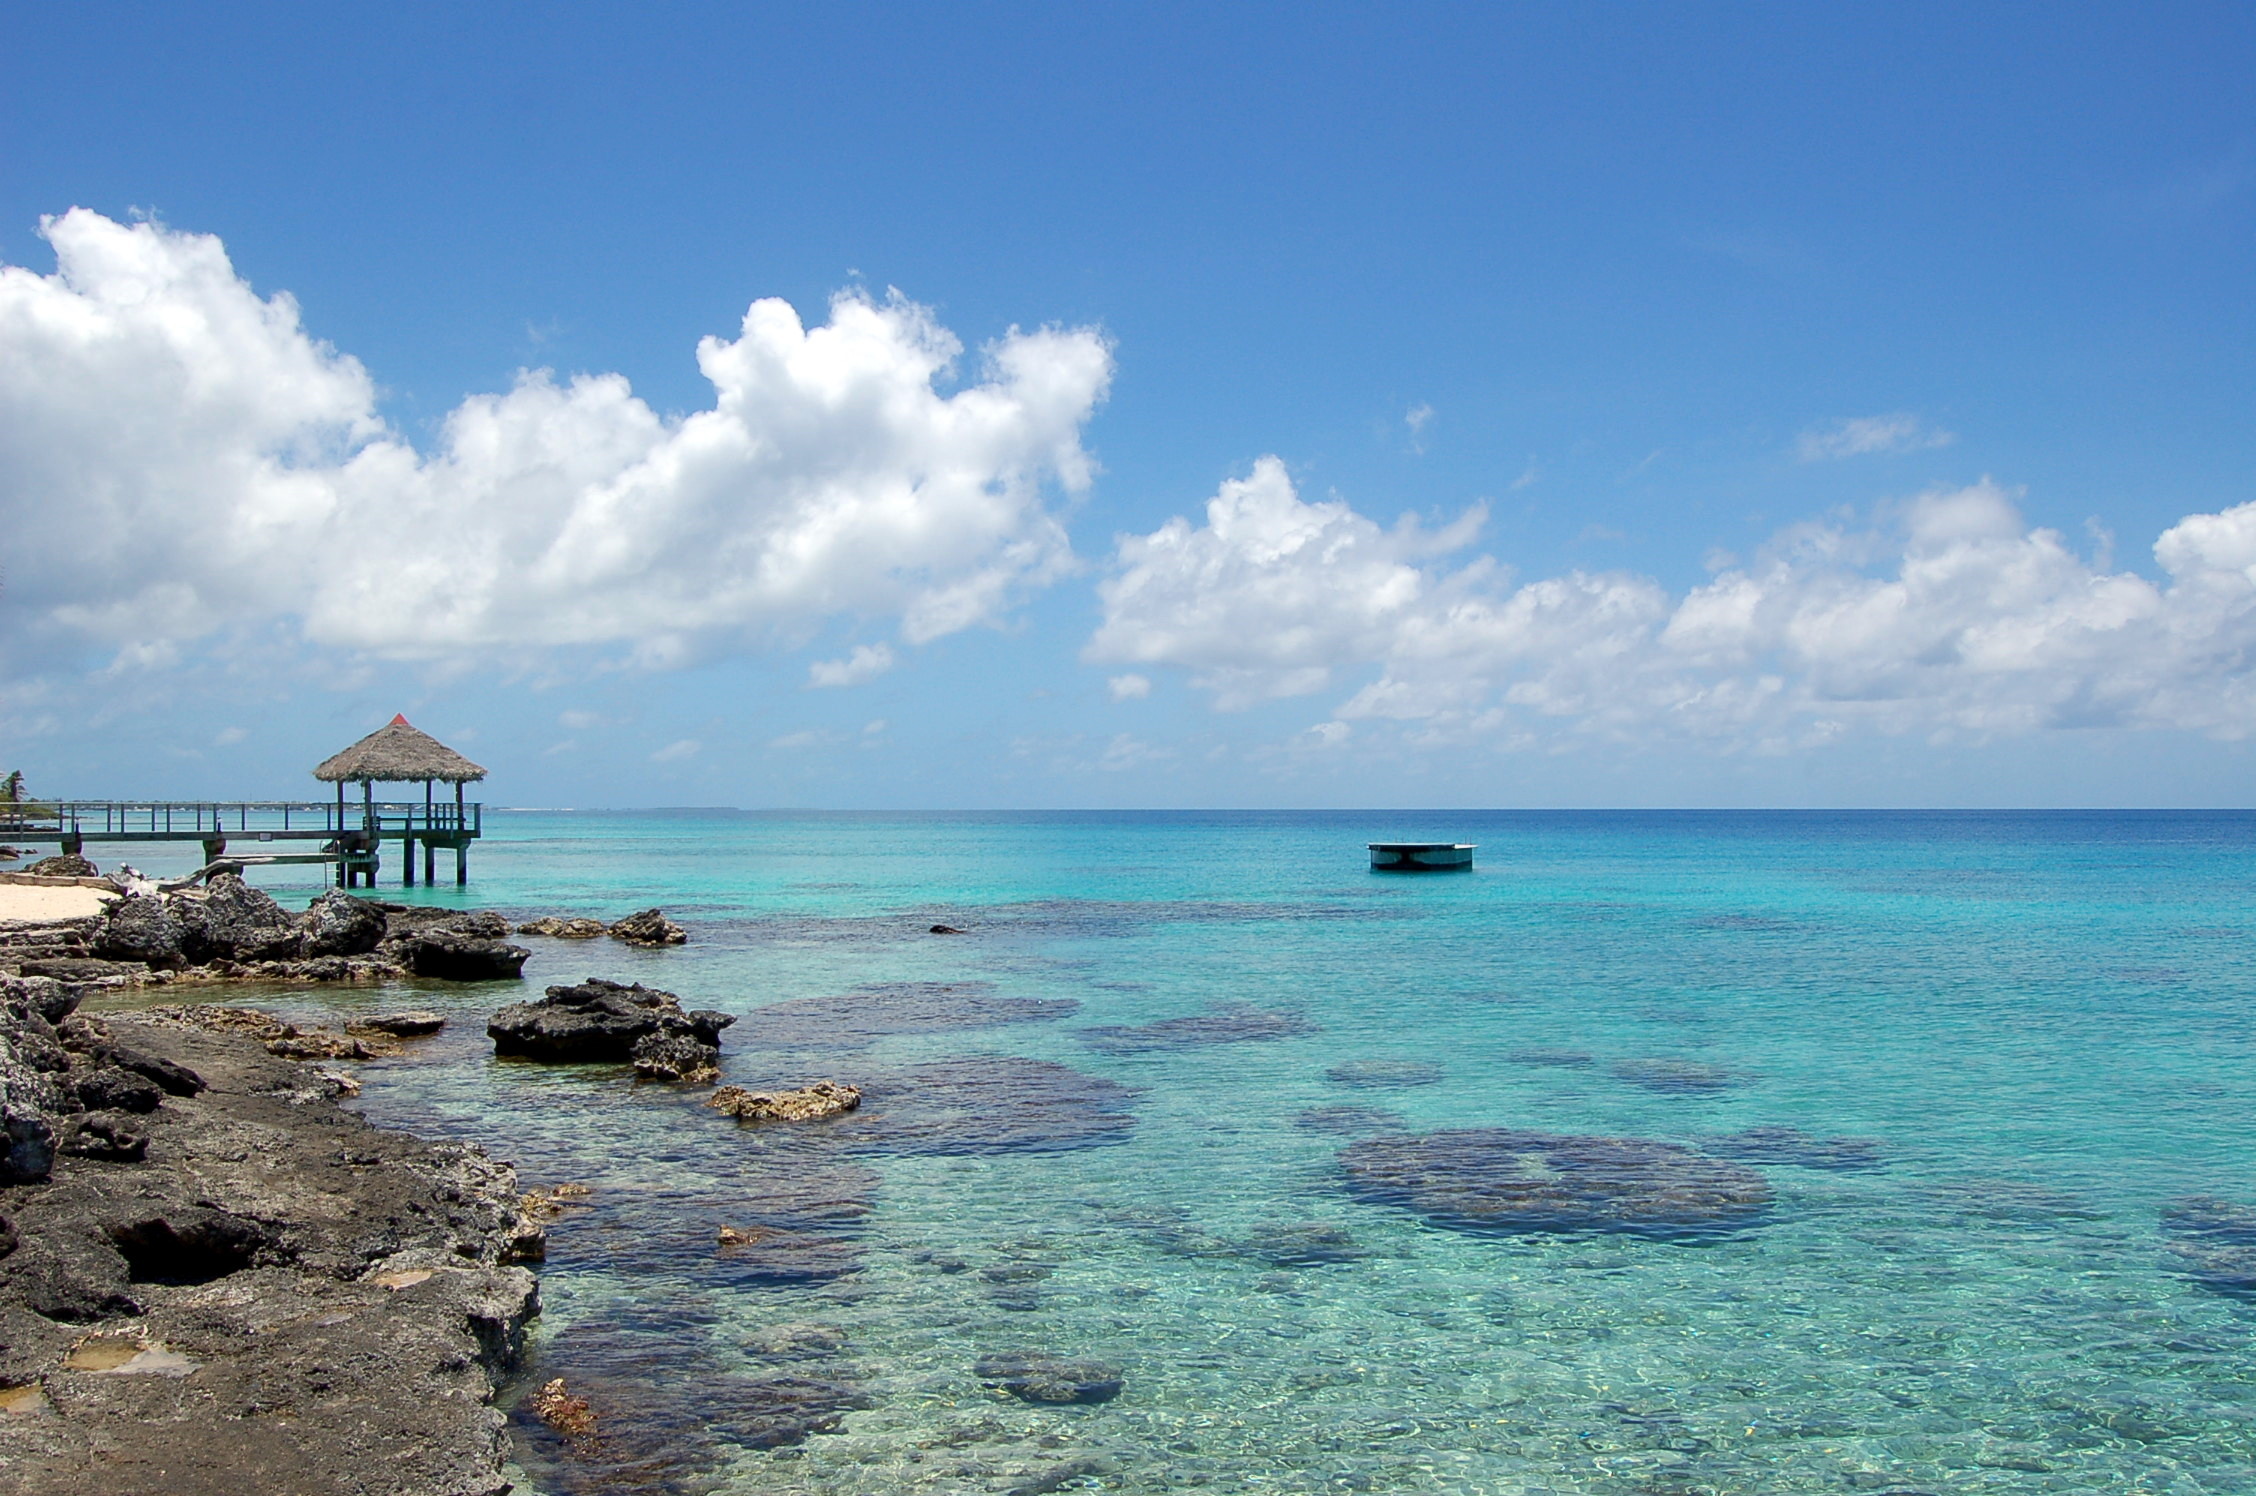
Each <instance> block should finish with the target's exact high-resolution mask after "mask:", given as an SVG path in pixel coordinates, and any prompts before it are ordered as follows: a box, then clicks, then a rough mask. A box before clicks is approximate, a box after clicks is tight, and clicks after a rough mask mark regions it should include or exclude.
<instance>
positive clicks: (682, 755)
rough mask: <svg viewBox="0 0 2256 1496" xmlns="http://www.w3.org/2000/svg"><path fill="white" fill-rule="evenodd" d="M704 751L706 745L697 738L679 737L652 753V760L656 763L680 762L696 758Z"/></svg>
mask: <svg viewBox="0 0 2256 1496" xmlns="http://www.w3.org/2000/svg"><path fill="white" fill-rule="evenodd" d="M704 751H705V745H704V744H703V743H700V742H699V741H698V740H697V739H695V738H677V739H675V740H674V741H673V742H671V743H668V744H667V745H666V746H665V747H663V748H661V749H659V750H658V751H657V752H655V753H653V754H651V755H650V761H651V762H652V763H654V764H678V763H680V762H682V761H683V760H684V759H691V758H695V757H697V755H698V754H700V753H703V752H704Z"/></svg>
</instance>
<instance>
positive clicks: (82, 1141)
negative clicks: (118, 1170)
mask: <svg viewBox="0 0 2256 1496" xmlns="http://www.w3.org/2000/svg"><path fill="white" fill-rule="evenodd" d="M59 1151H61V1152H63V1153H67V1154H70V1155H71V1156H73V1157H75V1158H104V1159H109V1160H111V1161H113V1162H131V1161H132V1160H134V1159H137V1158H140V1157H142V1156H143V1155H144V1154H146V1153H147V1152H148V1151H149V1129H148V1128H146V1127H144V1126H143V1125H142V1124H141V1123H139V1122H136V1121H135V1120H134V1119H133V1118H132V1117H130V1116H128V1115H126V1114H125V1113H124V1112H88V1113H87V1114H86V1115H85V1116H83V1117H80V1118H78V1119H77V1121H76V1122H74V1123H73V1124H72V1126H71V1129H70V1131H69V1132H68V1133H66V1134H65V1135H64V1137H63V1140H62V1144H61V1147H60V1150H59Z"/></svg>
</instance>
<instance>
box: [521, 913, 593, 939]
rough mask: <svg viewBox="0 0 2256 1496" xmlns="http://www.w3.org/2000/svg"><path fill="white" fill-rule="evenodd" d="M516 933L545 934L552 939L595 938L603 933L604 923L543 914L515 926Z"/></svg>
mask: <svg viewBox="0 0 2256 1496" xmlns="http://www.w3.org/2000/svg"><path fill="white" fill-rule="evenodd" d="M517 933H518V934H520V935H546V936H548V937H549V938H550V939H552V940H595V939H599V938H601V936H602V935H603V933H604V924H603V921H602V920H599V919H585V918H579V917H574V918H571V919H566V918H563V917H562V916H559V915H554V914H544V915H542V916H541V917H540V918H539V919H529V920H526V921H525V922H524V923H523V924H521V925H519V926H518V927H517Z"/></svg>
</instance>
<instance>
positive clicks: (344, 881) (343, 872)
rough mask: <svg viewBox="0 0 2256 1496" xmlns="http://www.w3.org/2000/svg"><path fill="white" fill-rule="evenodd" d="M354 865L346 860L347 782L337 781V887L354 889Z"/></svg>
mask: <svg viewBox="0 0 2256 1496" xmlns="http://www.w3.org/2000/svg"><path fill="white" fill-rule="evenodd" d="M351 878H352V864H351V863H349V862H347V861H346V860H345V782H344V781H343V780H342V779H340V780H338V781H337V886H338V887H339V888H350V887H352V882H351Z"/></svg>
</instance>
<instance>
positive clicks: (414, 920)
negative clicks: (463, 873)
mask: <svg viewBox="0 0 2256 1496" xmlns="http://www.w3.org/2000/svg"><path fill="white" fill-rule="evenodd" d="M376 907H377V908H378V909H380V910H382V911H383V914H384V938H385V939H387V940H404V939H406V938H407V937H409V936H411V935H416V934H420V933H422V932H423V931H426V930H451V931H453V932H454V933H455V934H457V935H467V936H469V937H470V938H471V939H473V940H507V939H508V938H509V921H508V920H506V919H503V918H502V917H501V916H500V915H498V914H496V913H494V911H492V910H491V909H437V908H433V907H431V906H430V905H428V904H387V903H379V904H377V905H376Z"/></svg>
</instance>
